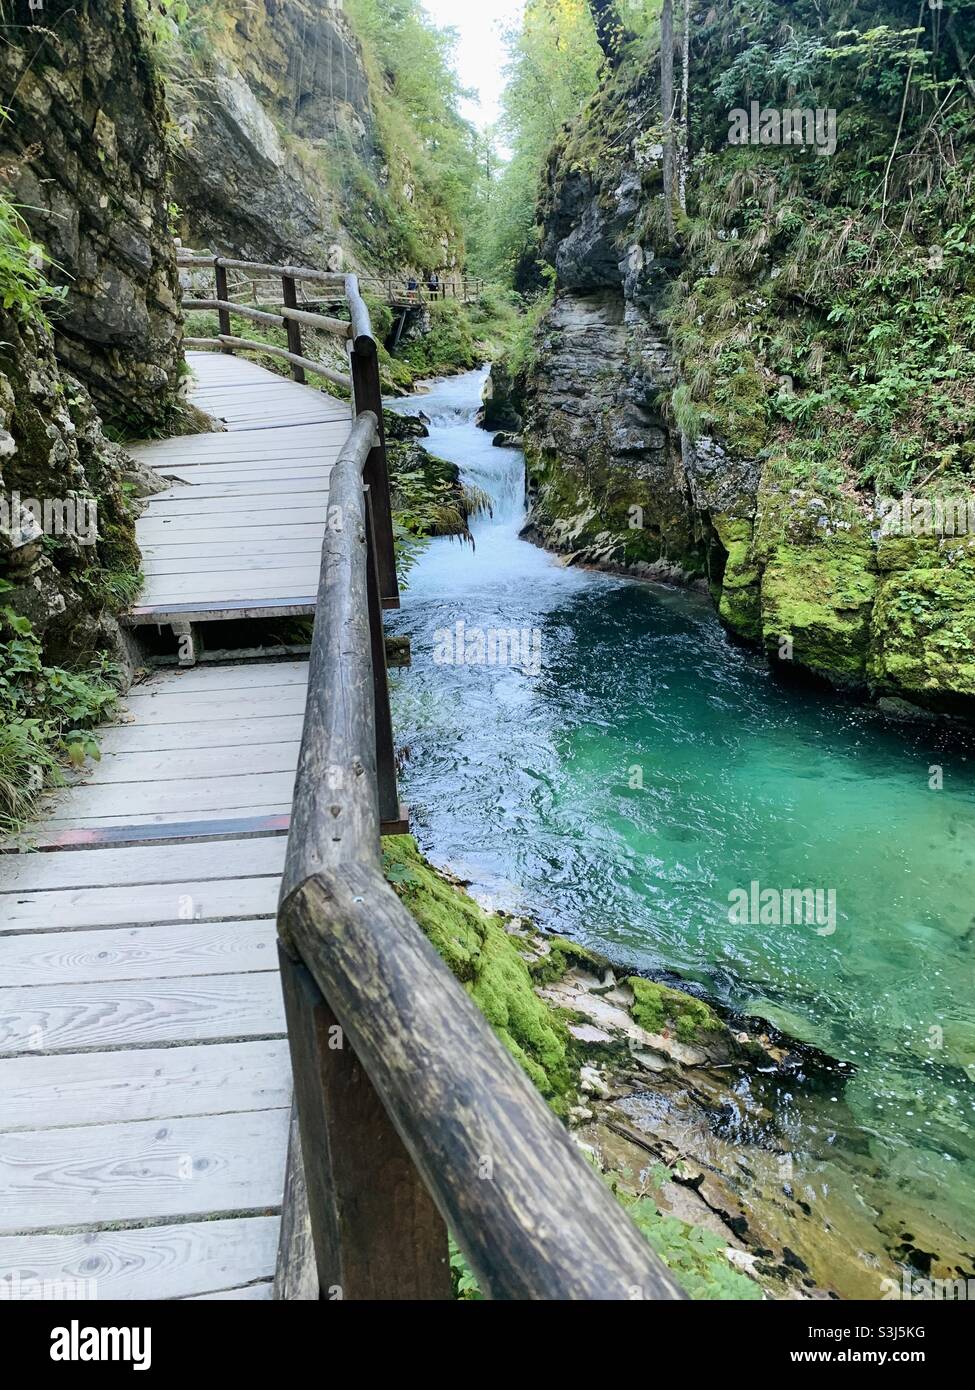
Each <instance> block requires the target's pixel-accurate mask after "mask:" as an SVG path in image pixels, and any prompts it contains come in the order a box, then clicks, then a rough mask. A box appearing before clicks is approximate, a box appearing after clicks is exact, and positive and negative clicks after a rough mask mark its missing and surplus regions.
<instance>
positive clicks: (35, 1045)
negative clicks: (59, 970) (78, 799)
mask: <svg viewBox="0 0 975 1390" xmlns="http://www.w3.org/2000/svg"><path fill="white" fill-rule="evenodd" d="M48 857H53V856H48ZM283 1030H284V1015H283V1012H282V1006H281V988H280V985H279V983H278V977H277V974H276V972H274V971H270V970H265V971H255V972H253V973H251V974H248V975H186V976H182V977H180V978H178V979H154V980H113V981H111V982H109V983H89V984H84V985H34V986H32V987H30V988H27V989H14V988H11V989H7V988H3V989H0V1055H3V1056H7V1057H11V1056H16V1055H17V1054H20V1053H24V1052H32V1053H51V1052H70V1051H77V1050H79V1049H81V1048H108V1047H126V1046H129V1047H131V1046H141V1045H143V1044H145V1043H165V1042H202V1041H204V1040H205V1039H208V1038H212V1039H221V1040H223V1041H232V1040H233V1039H235V1038H246V1037H272V1036H276V1035H278V1034H280V1033H281V1032H283ZM0 1187H2V1183H0Z"/></svg>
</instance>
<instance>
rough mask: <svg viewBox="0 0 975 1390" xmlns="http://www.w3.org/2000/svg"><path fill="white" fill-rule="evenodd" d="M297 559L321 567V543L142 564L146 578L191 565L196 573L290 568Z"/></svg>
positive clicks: (182, 572) (180, 572) (178, 571)
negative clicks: (296, 549)
mask: <svg viewBox="0 0 975 1390" xmlns="http://www.w3.org/2000/svg"><path fill="white" fill-rule="evenodd" d="M298 561H303V563H304V566H305V569H306V570H308V569H310V568H312V567H314V568H315V569H317V568H318V547H317V546H316V545H315V544H314V542H313V543H312V545H311V546H310V547H309V549H308V550H306V551H304V552H299V553H297V554H296V553H295V552H293V551H289V552H288V553H287V554H284V553H282V552H280V551H279V552H278V553H277V554H274V555H248V554H247V551H246V549H241V550H240V551H239V553H238V554H236V555H207V556H193V558H192V559H190V560H187V559H185V558H181V559H175V560H173V559H152V560H144V561H143V565H142V570H143V573H144V574H145V575H146V577H147V578H159V577H160V576H163V575H177V576H180V575H185V574H186V573H187V572H188V570H189V569H192V572H193V573H194V574H226V573H230V574H235V573H236V572H237V570H238V568H239V567H240V566H241V565H243V564H246V565H248V567H249V568H250V569H251V570H253V571H258V570H259V571H260V572H261V573H262V574H263V573H264V571H266V570H267V571H274V570H290V569H294V568H295V566H296V563H297V562H298Z"/></svg>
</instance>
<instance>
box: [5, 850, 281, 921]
mask: <svg viewBox="0 0 975 1390" xmlns="http://www.w3.org/2000/svg"><path fill="white" fill-rule="evenodd" d="M243 843H247V844H252V843H254V841H251V840H248V841H246V842H243ZM179 848H180V849H190V848H193V846H180V847H179ZM124 852H125V853H127V854H130V853H134V851H132V850H126V851H124ZM157 852H158V851H157ZM108 853H110V851H108V850H84V851H78V852H72V854H71V855H70V857H71V858H87V857H88V855H89V854H108ZM10 857H11V858H13V856H10ZM30 857H31V858H32V859H35V860H38V859H66V858H68V857H69V856H68V855H62V854H44V855H40V854H36V855H31V856H30ZM6 862H7V856H5V857H4V860H3V864H2V865H0V867H2V868H3V869H4V873H5V872H6ZM0 883H2V879H0ZM279 884H280V874H270V875H268V876H267V877H263V878H230V879H200V880H195V879H187V880H185V881H182V882H180V883H178V884H176V885H173V884H171V883H166V884H155V883H153V884H142V885H140V886H139V887H137V888H131V887H128V886H121V887H111V888H84V889H78V888H67V889H61V890H58V891H54V892H52V891H50V890H48V891H46V892H45V891H41V892H29V891H22V892H19V893H15V894H10V895H8V896H6V897H4V898H3V899H0V919H2V922H3V930H4V931H5V932H21V931H73V930H75V929H76V928H81V927H112V926H125V925H129V926H148V925H150V924H151V923H153V922H179V921H184V920H186V919H187V918H188V917H192V918H193V919H195V920H196V921H221V920H223V919H224V918H237V917H269V916H272V915H273V914H274V909H275V907H276V905H277V901H278V887H279Z"/></svg>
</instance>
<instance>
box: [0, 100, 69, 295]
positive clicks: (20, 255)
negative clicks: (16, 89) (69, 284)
mask: <svg viewBox="0 0 975 1390" xmlns="http://www.w3.org/2000/svg"><path fill="white" fill-rule="evenodd" d="M2 119H6V117H0V122H2ZM64 294H65V291H64V290H63V289H57V290H55V289H52V288H51V286H50V284H49V283H48V280H47V276H46V274H45V271H44V256H43V251H42V249H41V247H39V246H38V245H37V244H36V243H35V242H34V241H33V240H32V239H31V235H30V231H29V229H28V227H27V223H26V222H25V221H24V219H23V217H22V216H21V215H20V212H19V211H18V209H17V208H16V207H15V206H14V205H13V204H12V203H10V202H8V201H7V200H6V199H5V198H3V197H2V196H0V306H2V307H3V308H4V309H6V310H7V311H8V312H10V313H13V314H16V315H17V316H18V317H19V318H21V319H24V320H30V319H33V320H35V321H40V322H45V314H44V309H45V305H46V304H49V303H50V302H51V301H52V300H57V299H63V298H64Z"/></svg>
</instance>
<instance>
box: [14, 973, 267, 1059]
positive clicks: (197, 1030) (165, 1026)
mask: <svg viewBox="0 0 975 1390" xmlns="http://www.w3.org/2000/svg"><path fill="white" fill-rule="evenodd" d="M283 1031H284V1015H283V1011H282V1006H281V989H280V985H279V982H278V977H277V974H276V973H275V972H273V971H270V970H265V971H255V972H253V973H249V974H246V975H241V974H237V975H232V974H227V975H184V976H179V977H177V978H175V979H169V978H165V979H161V978H156V979H151V980H113V981H110V982H107V983H92V984H84V985H71V984H66V985H34V986H31V987H29V988H17V987H10V988H3V989H0V1056H12V1055H15V1054H17V1053H25V1052H30V1053H51V1052H59V1051H60V1052H73V1051H77V1050H78V1049H80V1048H108V1047H132V1046H139V1045H142V1044H145V1043H166V1042H201V1041H202V1040H204V1039H206V1038H213V1039H216V1038H221V1039H228V1040H229V1039H232V1038H245V1037H269V1036H272V1035H275V1034H281V1033H282V1032H283Z"/></svg>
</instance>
